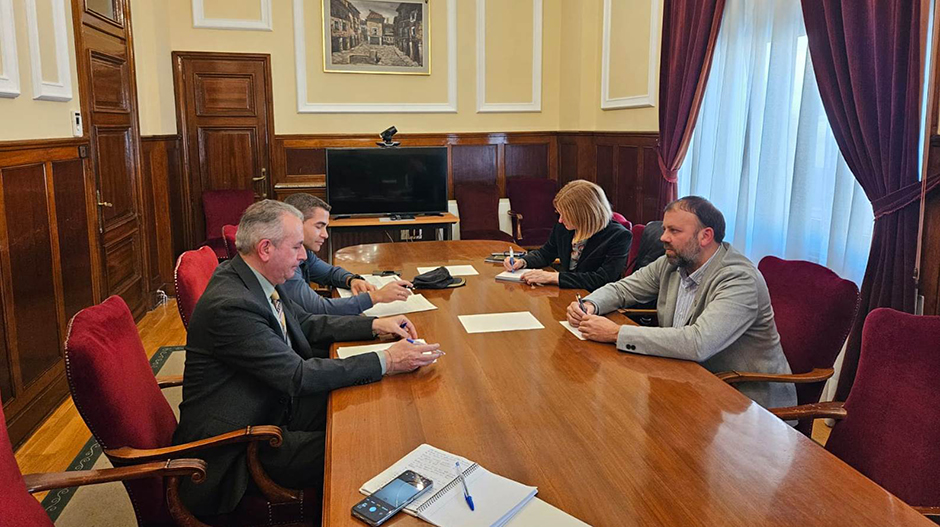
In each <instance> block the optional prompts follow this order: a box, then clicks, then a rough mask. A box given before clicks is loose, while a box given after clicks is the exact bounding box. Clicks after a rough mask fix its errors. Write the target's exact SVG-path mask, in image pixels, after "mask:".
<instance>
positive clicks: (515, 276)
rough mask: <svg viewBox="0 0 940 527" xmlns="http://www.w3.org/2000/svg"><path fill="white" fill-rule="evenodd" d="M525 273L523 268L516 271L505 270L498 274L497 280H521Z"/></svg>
mask: <svg viewBox="0 0 940 527" xmlns="http://www.w3.org/2000/svg"><path fill="white" fill-rule="evenodd" d="M524 274H525V271H523V270H522V269H517V270H516V271H503V272H501V273H499V274H498V275H496V279H497V280H503V281H506V282H521V281H522V275H524Z"/></svg>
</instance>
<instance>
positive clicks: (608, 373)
mask: <svg viewBox="0 0 940 527" xmlns="http://www.w3.org/2000/svg"><path fill="white" fill-rule="evenodd" d="M507 248H508V247H507V245H506V244H505V243H499V242H490V241H448V242H418V243H388V244H377V245H359V246H355V247H347V248H345V249H342V250H341V251H339V252H338V253H337V254H336V256H335V262H336V265H340V266H342V267H345V268H346V269H349V270H351V271H354V272H358V273H361V274H365V273H371V272H372V271H374V270H384V269H389V270H396V271H399V272H401V273H402V276H403V277H404V278H407V279H411V278H413V277H414V276H415V274H416V270H415V267H416V266H422V267H426V266H432V265H445V264H446V265H454V264H472V265H473V266H474V267H475V268H476V269H477V271H479V273H480V275H479V276H470V277H467V285H466V286H464V287H460V288H456V289H446V290H437V291H430V290H423V291H420V292H421V293H422V294H423V295H424V296H425V297H427V298H428V300H430V301H431V303H433V304H434V305H435V306H437V307H438V309H437V310H434V311H427V312H422V313H412V314H410V315H408V316H409V318H410V319H411V320H412V321H413V322H414V323H415V325H416V326H417V328H418V333H419V336H420V337H421V338H424V339H426V340H427V341H428V342H439V343H441V349H443V350H445V351H446V352H447V355H446V356H444V357H442V358H441V359H440V360H438V362H437V363H436V364H433V365H431V366H429V367H425V368H422V369H421V370H419V371H417V372H415V373H410V374H403V375H397V376H391V377H386V378H385V379H384V380H382V381H381V382H378V383H374V384H369V385H365V386H355V387H351V388H345V389H342V390H337V391H334V392H333V393H332V395H331V397H330V402H329V414H328V415H329V418H328V422H327V439H326V463H325V471H326V474H325V478H326V479H325V490H324V496H323V507H324V508H323V521H324V523H323V524H324V525H330V526H335V525H357V524H358V525H361V524H359V523H358V522H357V521H356V520H354V519H353V518H352V517H351V516H350V509H351V507H352V506H353V505H354V504H355V503H356V502H358V501H359V500H360V499H362V496H361V495H360V494H359V492H358V489H359V487H360V485H361V484H362V483H364V482H365V481H367V480H369V479H370V478H372V477H373V476H375V475H376V474H378V473H379V472H381V471H382V470H384V469H386V468H387V467H388V466H390V465H391V464H392V463H394V462H395V461H397V460H398V459H399V458H401V457H402V456H403V455H405V454H407V453H408V452H410V451H411V450H412V449H414V448H415V447H417V446H418V445H420V444H421V443H428V444H431V445H433V446H436V447H438V448H441V449H444V450H446V451H449V452H452V453H455V454H459V455H462V456H464V457H466V458H469V459H471V460H473V461H476V462H478V463H480V464H481V465H482V466H483V467H485V468H487V469H489V470H490V471H492V472H495V473H497V474H501V475H503V476H506V477H508V478H511V479H514V480H516V481H519V482H522V483H524V484H527V485H534V486H537V487H538V489H539V492H538V497H539V498H541V499H542V500H544V501H546V502H548V503H550V504H552V505H554V506H555V507H558V508H560V509H562V510H564V511H566V512H567V513H569V514H571V515H573V516H575V517H577V518H579V519H581V520H582V521H585V522H587V523H589V524H592V525H597V526H601V525H612V526H620V525H676V526H686V525H722V526H724V525H742V526H756V525H830V526H831V525H852V526H858V525H921V524H922V525H932V523H930V522H928V521H927V520H925V519H924V518H922V517H921V516H920V515H918V514H917V513H916V512H915V511H914V510H913V509H911V508H910V507H908V506H907V505H905V504H904V503H903V502H901V501H900V500H899V499H897V498H895V497H894V496H892V495H891V494H889V493H888V492H886V491H885V490H883V489H882V488H880V487H878V486H877V485H876V484H874V483H873V482H871V481H870V480H868V479H867V478H865V477H864V476H862V475H861V474H859V473H858V472H856V471H855V470H854V469H852V468H851V467H849V466H848V465H846V464H845V463H843V462H842V461H840V460H839V459H837V458H836V457H834V456H832V455H831V454H829V453H828V452H826V451H825V450H824V449H823V448H822V447H820V446H819V445H817V444H816V443H814V442H812V441H811V440H809V439H807V438H806V437H804V436H802V435H801V434H799V433H798V432H797V431H796V430H794V429H793V428H791V427H789V426H787V425H786V424H785V423H784V422H782V421H780V420H779V419H777V418H776V417H774V416H773V415H772V414H770V413H769V412H767V411H766V410H764V409H763V408H761V407H760V406H758V405H757V404H755V403H753V402H751V401H750V400H749V399H747V398H746V397H744V396H743V395H741V394H740V393H738V392H737V391H736V390H734V389H733V388H731V387H730V386H728V385H726V384H725V383H723V382H722V381H720V380H718V379H717V378H716V377H715V376H714V375H712V374H710V373H709V372H708V371H706V370H705V369H704V368H702V367H700V366H699V365H698V364H695V363H692V362H684V361H676V360H670V359H661V358H654V357H644V356H639V355H632V354H627V353H621V352H619V351H617V350H616V349H615V347H614V346H613V345H612V344H599V343H595V342H590V341H584V342H583V341H580V340H578V339H577V338H576V337H575V336H574V335H572V334H571V333H569V332H568V331H567V330H565V328H563V327H562V326H561V325H560V324H559V323H558V321H560V320H564V319H565V309H566V307H567V305H568V304H569V303H570V302H571V301H573V300H574V298H575V293H576V292H577V291H575V290H560V289H558V288H557V287H536V288H531V287H529V286H525V285H522V284H514V283H505V282H497V281H495V280H494V276H495V275H496V274H498V273H499V272H500V271H501V268H500V267H501V266H497V265H495V264H488V263H484V262H483V258H484V257H485V256H487V255H488V254H489V253H490V252H495V251H504V250H506V249H507ZM581 293H582V294H583V293H584V292H583V291H582V292H581ZM510 311H530V312H531V313H532V314H533V315H535V317H536V318H537V319H538V320H539V321H540V322H541V323H542V324H543V325H544V326H545V329H541V330H531V331H513V332H503V333H478V334H468V333H467V332H466V331H465V330H464V328H463V326H462V325H461V324H460V322H459V321H458V320H457V316H458V315H469V314H478V313H497V312H510ZM612 318H614V319H616V320H618V321H621V322H624V323H626V319H625V318H623V317H622V316H621V315H619V314H616V315H615V316H614V317H612ZM899 433H901V432H900V431H899ZM422 523H423V522H421V521H420V520H418V519H416V518H413V517H411V516H407V515H405V514H399V515H398V516H397V517H396V518H394V519H393V520H391V521H390V522H389V523H388V525H398V526H404V525H418V524H422Z"/></svg>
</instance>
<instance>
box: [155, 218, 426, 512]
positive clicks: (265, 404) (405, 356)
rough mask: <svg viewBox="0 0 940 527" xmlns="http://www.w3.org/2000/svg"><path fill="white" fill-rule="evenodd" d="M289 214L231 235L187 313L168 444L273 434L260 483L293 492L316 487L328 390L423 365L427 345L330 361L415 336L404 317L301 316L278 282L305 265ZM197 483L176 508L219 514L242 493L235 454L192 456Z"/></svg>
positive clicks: (296, 224)
mask: <svg viewBox="0 0 940 527" xmlns="http://www.w3.org/2000/svg"><path fill="white" fill-rule="evenodd" d="M302 219H303V216H301V214H300V212H299V211H298V210H297V209H296V208H294V207H292V206H290V205H287V204H284V203H281V202H278V201H273V200H264V201H260V202H258V203H255V204H253V205H252V206H250V207H248V210H246V211H245V214H244V215H243V216H242V218H241V222H240V223H239V225H238V234H237V236H236V238H235V244H236V247H237V248H238V253H239V254H238V255H237V256H236V257H235V258H233V259H231V260H229V261H227V262H225V263H223V264H221V265H219V267H218V268H217V269H216V271H215V273H214V274H213V276H212V279H211V280H210V281H209V285H208V286H207V287H206V291H205V292H204V293H203V294H202V296H201V297H200V299H199V302H198V303H197V304H196V308H195V310H194V311H193V316H192V320H191V322H190V323H189V328H188V334H187V336H186V366H185V369H184V372H183V401H182V403H181V404H180V423H179V427H177V429H176V433H175V434H174V436H173V441H174V443H175V444H179V443H185V442H189V441H198V440H200V439H205V438H207V437H211V436H214V435H218V434H223V433H226V432H231V431H233V430H238V429H242V428H245V427H246V426H255V425H278V426H280V427H281V429H282V432H283V436H284V441H283V443H282V445H281V446H280V448H271V447H268V446H267V445H265V446H263V447H262V448H261V451H260V453H259V458H260V460H261V464H262V465H263V466H264V468H265V470H266V472H267V473H268V474H269V475H270V476H271V478H272V479H273V480H274V481H275V482H277V483H279V484H281V485H284V486H287V487H292V488H301V489H302V488H319V487H320V486H321V484H322V480H323V448H324V439H325V426H326V401H327V396H328V394H329V392H330V391H331V390H335V389H338V388H343V387H346V386H351V385H354V384H366V383H370V382H375V381H378V380H380V379H381V378H382V376H383V375H390V374H393V373H400V372H405V371H412V370H415V369H417V368H419V367H421V366H425V365H427V364H430V363H431V362H433V361H434V359H436V358H437V357H438V356H440V352H438V351H437V349H438V345H437V344H433V345H420V344H412V343H410V342H408V341H407V340H405V339H402V340H399V341H398V342H396V343H391V342H390V343H389V345H388V348H387V349H385V350H383V351H378V352H375V353H367V354H364V355H357V356H354V357H350V358H347V359H330V358H329V352H328V350H329V345H330V343H332V342H334V341H341V340H369V339H373V338H375V337H376V336H379V335H390V336H399V337H411V338H416V337H417V332H416V330H415V327H414V325H413V324H412V323H411V321H409V320H408V319H407V318H406V317H404V316H397V317H388V318H384V319H383V318H378V319H377V318H373V317H363V316H330V315H310V314H307V313H305V312H304V311H303V310H302V309H300V307H299V306H297V304H295V303H294V302H292V301H291V300H290V299H289V298H288V297H287V296H286V295H285V294H284V291H283V288H282V284H283V283H284V282H285V281H286V280H287V279H288V278H290V277H291V276H293V275H294V272H295V271H296V270H297V266H298V265H299V264H300V262H302V261H303V260H304V258H305V257H306V251H305V250H304V246H303V227H302ZM200 457H202V458H203V459H205V461H206V463H208V465H209V469H208V471H207V473H206V481H205V482H204V483H203V484H202V485H191V484H189V483H185V484H184V489H183V492H182V493H181V494H182V497H183V501H184V502H185V503H186V504H187V505H188V506H189V507H190V508H191V510H194V511H195V512H196V513H198V514H217V513H227V512H230V511H231V510H233V509H234V508H235V506H236V505H237V504H238V503H239V501H240V500H241V498H242V495H243V494H244V493H245V490H246V488H247V486H248V480H249V475H248V467H247V464H246V459H245V446H244V445H232V446H226V447H221V448H215V449H211V450H206V451H204V452H201V453H200Z"/></svg>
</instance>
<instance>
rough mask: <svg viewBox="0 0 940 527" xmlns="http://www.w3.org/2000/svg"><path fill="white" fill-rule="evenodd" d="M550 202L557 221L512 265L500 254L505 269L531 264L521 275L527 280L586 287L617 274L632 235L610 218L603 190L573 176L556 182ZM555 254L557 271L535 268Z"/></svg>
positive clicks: (603, 281)
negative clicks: (558, 186) (537, 244)
mask: <svg viewBox="0 0 940 527" xmlns="http://www.w3.org/2000/svg"><path fill="white" fill-rule="evenodd" d="M552 203H553V205H554V206H555V210H556V211H557V212H558V223H557V224H556V225H555V228H554V229H553V230H552V234H551V236H549V238H548V242H546V243H545V245H544V246H542V247H541V248H540V249H536V250H534V251H529V253H528V254H526V255H525V256H523V257H522V258H518V259H516V260H515V263H514V265H513V264H510V262H509V258H506V260H505V261H503V266H504V267H505V268H506V270H507V271H508V270H511V269H513V270H514V269H522V268H528V269H532V271H526V273H525V274H523V275H522V281H523V282H525V283H527V284H532V285H534V284H551V285H558V286H559V287H562V288H568V289H587V290H588V291H593V290H595V289H597V288H598V287H601V286H602V285H604V284H606V283H608V282H614V281H616V280H619V279H620V278H621V277H623V270H624V268H625V267H626V265H627V257H628V256H629V253H630V242H631V241H632V239H633V235H632V234H631V232H630V231H628V230H627V229H626V228H624V226H623V225H620V224H619V223H617V222H615V221H613V220H612V219H611V216H612V215H613V213H612V211H611V209H610V203H609V202H608V201H607V196H606V195H605V194H604V189H602V188H601V187H599V186H597V185H595V184H594V183H591V182H590V181H585V180H583V179H578V180H575V181H572V182H571V183H568V184H567V185H565V186H564V187H562V189H561V190H559V191H558V194H556V195H555V199H554V201H553V202H552ZM555 258H558V259H559V260H561V265H560V266H559V268H558V271H554V270H553V271H543V270H539V268H541V267H546V266H549V265H551V264H552V262H554V261H555Z"/></svg>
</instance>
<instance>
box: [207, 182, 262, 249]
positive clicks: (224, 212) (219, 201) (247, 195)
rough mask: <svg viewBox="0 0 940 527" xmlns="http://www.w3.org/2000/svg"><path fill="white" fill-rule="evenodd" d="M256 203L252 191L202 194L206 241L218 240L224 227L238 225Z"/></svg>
mask: <svg viewBox="0 0 940 527" xmlns="http://www.w3.org/2000/svg"><path fill="white" fill-rule="evenodd" d="M254 201H255V193H254V192H253V191H251V190H207V191H205V192H203V193H202V210H203V213H205V216H206V239H207V240H212V239H218V238H219V236H220V234H221V233H222V226H223V225H238V222H239V220H241V218H242V214H243V213H244V212H245V209H247V208H248V207H249V205H251V204H252V203H254Z"/></svg>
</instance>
